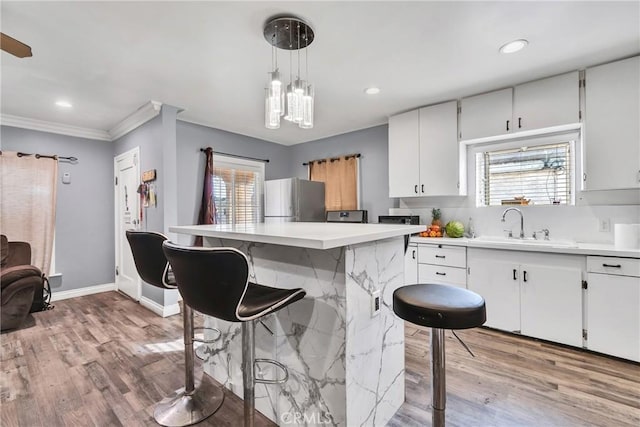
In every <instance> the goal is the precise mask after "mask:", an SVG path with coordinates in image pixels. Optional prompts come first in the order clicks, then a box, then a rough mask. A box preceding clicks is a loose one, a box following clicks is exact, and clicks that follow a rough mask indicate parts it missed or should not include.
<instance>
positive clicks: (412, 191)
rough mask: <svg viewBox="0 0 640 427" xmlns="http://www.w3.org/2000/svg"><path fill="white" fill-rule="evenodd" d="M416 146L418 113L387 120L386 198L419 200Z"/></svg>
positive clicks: (404, 114) (418, 159)
mask: <svg viewBox="0 0 640 427" xmlns="http://www.w3.org/2000/svg"><path fill="white" fill-rule="evenodd" d="M419 145H420V124H419V111H418V110H413V111H408V112H406V113H403V114H398V115H397V116H393V117H391V118H389V197H412V196H418V191H419V186H420V156H419V150H420V147H419Z"/></svg>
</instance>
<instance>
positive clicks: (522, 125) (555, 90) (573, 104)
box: [512, 71, 580, 132]
mask: <svg viewBox="0 0 640 427" xmlns="http://www.w3.org/2000/svg"><path fill="white" fill-rule="evenodd" d="M579 80H580V78H579V75H578V72H577V71H574V72H571V73H567V74H561V75H559V76H554V77H549V78H547V79H542V80H536V81H534V82H529V83H525V84H521V85H518V86H516V87H515V89H514V93H513V127H512V130H513V131H514V132H519V131H525V130H532V129H541V128H546V127H550V126H557V125H565V124H568V123H578V122H579V121H580V117H579V111H580V89H579Z"/></svg>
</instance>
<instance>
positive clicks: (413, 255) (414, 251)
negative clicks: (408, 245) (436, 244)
mask: <svg viewBox="0 0 640 427" xmlns="http://www.w3.org/2000/svg"><path fill="white" fill-rule="evenodd" d="M411 258H413V259H416V250H415V249H414V250H413V253H412V254H411Z"/></svg>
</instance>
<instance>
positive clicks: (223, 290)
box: [163, 241, 306, 427]
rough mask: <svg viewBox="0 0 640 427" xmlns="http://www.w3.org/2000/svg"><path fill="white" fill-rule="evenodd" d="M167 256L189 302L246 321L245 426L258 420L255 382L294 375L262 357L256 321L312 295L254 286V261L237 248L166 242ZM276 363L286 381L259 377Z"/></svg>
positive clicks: (224, 317)
mask: <svg viewBox="0 0 640 427" xmlns="http://www.w3.org/2000/svg"><path fill="white" fill-rule="evenodd" d="M163 248H164V253H165V255H166V256H167V259H168V260H169V263H170V264H171V268H172V269H173V272H174V274H175V276H176V282H177V283H178V289H179V290H180V294H181V295H182V298H183V299H184V302H185V303H186V304H188V305H189V306H190V307H192V308H193V309H194V310H197V311H199V312H200V313H203V314H206V315H209V316H212V317H216V318H218V319H222V320H226V321H227V322H242V382H243V391H244V425H245V427H252V426H253V424H254V417H255V384H256V383H264V384H283V383H284V382H286V381H287V379H288V377H289V373H288V372H287V369H286V367H285V366H284V365H282V364H281V363H279V362H276V361H275V360H270V359H256V357H255V335H254V334H255V322H256V321H259V320H260V319H261V318H262V317H263V316H266V315H267V314H271V313H274V312H276V311H278V310H281V309H283V308H285V307H286V306H288V305H289V304H291V303H293V302H295V301H298V300H300V299H302V298H304V296H305V295H306V292H305V291H304V290H302V289H300V288H296V289H281V288H272V287H269V286H262V285H258V284H256V283H252V282H249V261H248V260H247V257H246V255H245V254H243V253H242V252H240V251H239V250H237V249H234V248H224V247H223V248H200V247H198V248H195V247H188V246H179V245H176V244H174V243H171V242H168V241H167V242H164V244H163ZM256 362H260V363H271V364H273V365H275V366H277V367H278V368H280V369H282V370H283V371H284V377H283V378H282V379H274V380H271V379H256V377H255V364H256Z"/></svg>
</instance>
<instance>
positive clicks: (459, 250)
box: [418, 244, 467, 288]
mask: <svg viewBox="0 0 640 427" xmlns="http://www.w3.org/2000/svg"><path fill="white" fill-rule="evenodd" d="M418 280H419V281H420V283H434V284H437V285H453V286H458V287H460V288H466V287H467V248H465V247H464V246H449V245H441V244H420V245H418Z"/></svg>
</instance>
